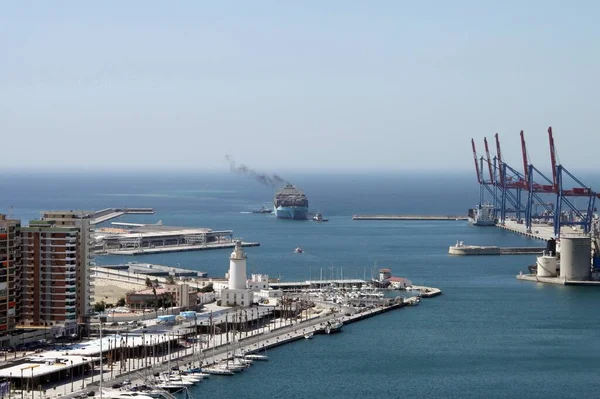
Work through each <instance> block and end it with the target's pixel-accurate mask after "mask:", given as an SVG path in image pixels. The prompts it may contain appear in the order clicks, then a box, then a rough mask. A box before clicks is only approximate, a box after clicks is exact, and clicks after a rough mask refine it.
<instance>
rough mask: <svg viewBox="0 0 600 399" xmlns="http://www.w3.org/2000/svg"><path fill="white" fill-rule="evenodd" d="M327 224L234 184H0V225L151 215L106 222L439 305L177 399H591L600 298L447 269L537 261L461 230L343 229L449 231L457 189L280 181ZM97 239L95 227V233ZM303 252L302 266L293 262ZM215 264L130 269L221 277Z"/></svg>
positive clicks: (497, 273)
mask: <svg viewBox="0 0 600 399" xmlns="http://www.w3.org/2000/svg"><path fill="white" fill-rule="evenodd" d="M293 182H294V183H295V184H297V185H298V186H300V187H302V188H304V190H305V191H306V194H307V196H308V198H309V201H311V211H313V212H317V211H320V212H322V213H323V214H324V216H325V217H327V218H329V219H330V221H329V222H326V223H316V222H312V221H304V222H303V221H300V222H299V221H286V220H277V219H276V218H274V217H273V216H272V215H264V214H251V213H247V212H251V211H252V210H254V209H259V208H260V207H261V206H262V205H266V206H268V205H269V204H270V203H271V201H272V195H273V190H272V189H270V188H266V187H262V186H260V185H258V184H257V183H255V182H252V181H247V180H244V179H242V178H240V177H238V176H232V175H218V174H210V175H208V174H206V175H202V174H197V175H190V174H182V175H167V174H155V175H148V174H145V175H143V174H142V175H133V174H132V175H129V176H117V175H111V176H108V175H101V174H94V175H80V176H73V175H71V176H64V175H39V174H29V175H4V176H1V177H0V185H1V187H2V188H3V191H2V193H1V194H0V211H4V212H7V211H8V209H9V207H10V206H11V205H12V206H13V209H12V212H13V214H14V215H15V216H17V217H20V218H23V219H24V221H26V220H29V219H31V218H35V217H38V216H39V211H40V210H44V209H90V210H97V209H102V208H106V207H120V206H130V207H154V208H155V209H156V214H155V215H135V216H133V215H128V216H125V217H123V218H121V219H120V220H119V221H128V222H143V223H155V222H157V221H158V220H162V222H163V224H165V225H176V226H197V227H209V228H213V229H215V230H217V229H219V230H222V229H232V230H234V235H235V236H236V237H242V238H243V239H244V240H245V241H258V242H260V244H261V246H260V247H256V248H247V253H248V272H249V273H251V272H254V273H264V274H269V275H270V276H272V277H280V278H282V279H284V280H288V281H290V280H306V279H309V278H312V279H319V278H331V277H334V278H340V277H342V276H343V277H344V278H365V277H366V278H370V277H371V275H373V274H376V273H377V270H378V269H379V268H381V267H386V268H390V269H392V273H393V275H395V276H400V277H405V278H408V279H409V280H411V281H412V282H413V283H415V284H420V285H427V286H434V287H438V288H440V289H442V291H443V294H442V296H439V297H436V298H431V299H424V300H422V301H421V304H420V305H419V306H417V307H408V308H403V309H401V310H398V311H394V312H388V313H386V314H383V315H380V316H377V317H373V318H370V319H367V320H364V321H361V322H358V323H354V324H351V325H346V326H344V328H343V331H342V333H340V334H336V335H333V336H325V335H323V336H315V337H314V338H313V339H312V340H302V341H298V342H295V343H292V344H289V345H285V346H282V347H278V348H275V349H272V350H269V352H268V355H269V362H255V364H254V365H253V366H252V367H251V368H249V369H247V370H245V371H244V372H242V373H239V374H236V375H235V376H233V377H211V378H210V379H209V380H206V381H204V382H202V383H201V384H199V385H198V386H196V387H193V388H192V389H191V391H190V394H191V396H192V397H201V396H209V395H210V396H211V397H220V398H229V397H244V398H258V397H261V398H267V397H269V398H271V397H272V398H277V397H285V398H312V397H314V398H320V397H327V398H369V397H378V398H397V397H406V396H408V397H427V398H521V397H526V398H569V397H572V398H592V397H596V396H597V392H598V390H599V388H600V386H599V385H600V384H599V383H598V381H597V376H598V375H599V371H600V366H599V362H598V359H599V358H600V357H599V355H600V348H599V345H598V343H597V341H598V338H600V334H599V333H598V327H599V326H600V318H599V317H598V315H597V314H596V312H597V307H598V304H599V303H600V291H598V290H595V289H594V288H589V287H563V286H551V285H541V284H535V283H531V282H523V281H518V280H516V278H515V276H516V275H517V274H518V273H519V271H526V270H527V265H529V264H532V263H534V262H535V257H534V256H532V255H520V256H485V257H451V256H449V255H448V254H447V252H448V247H449V246H450V245H453V244H454V243H455V242H456V241H457V240H461V241H464V242H465V243H466V244H476V245H477V244H479V245H500V246H541V245H543V243H542V242H539V241H534V240H531V239H527V238H524V237H522V236H519V235H515V234H513V233H509V232H506V231H503V230H501V229H498V228H495V227H474V226H469V225H468V224H467V223H466V222H463V221H438V222H425V221H354V220H352V218H351V216H352V215H353V214H357V213H380V214H382V213H401V214H436V215H462V214H465V212H466V208H469V207H472V206H473V205H474V203H475V202H476V201H477V198H478V192H477V187H476V185H475V184H474V183H473V182H472V178H471V177H470V176H465V177H460V176H459V177H458V178H456V177H453V179H452V184H450V183H449V182H448V181H447V180H443V179H440V178H439V177H438V176H421V177H419V178H416V177H415V176H410V175H401V176H395V175H384V176H368V175H361V176H352V175H342V176H340V175H337V176H336V175H321V176H316V175H313V176H301V175H299V176H295V180H294V181H293ZM106 224H107V225H108V224H110V223H106ZM298 246H299V247H301V248H303V249H304V253H303V254H296V253H294V252H293V251H294V248H296V247H298ZM228 256H229V250H215V251H206V252H182V253H169V254H158V255H144V256H136V257H116V256H102V257H97V259H96V262H97V263H99V264H115V263H119V262H124V261H131V260H135V261H138V262H146V261H147V262H153V263H159V264H166V265H173V266H177V265H179V266H181V267H187V268H193V269H196V270H202V271H206V272H207V273H209V275H210V276H214V277H220V276H223V275H224V274H225V272H226V271H227V268H228Z"/></svg>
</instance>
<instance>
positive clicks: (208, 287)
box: [199, 283, 215, 292]
mask: <svg viewBox="0 0 600 399" xmlns="http://www.w3.org/2000/svg"><path fill="white" fill-rule="evenodd" d="M214 290H215V289H214V288H213V285H212V283H210V284H208V285H205V286H204V287H202V288H200V290H199V291H200V292H213V291H214Z"/></svg>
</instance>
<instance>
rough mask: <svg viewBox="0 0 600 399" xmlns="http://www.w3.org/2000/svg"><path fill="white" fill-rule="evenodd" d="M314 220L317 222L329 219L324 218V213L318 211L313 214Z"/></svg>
mask: <svg viewBox="0 0 600 399" xmlns="http://www.w3.org/2000/svg"><path fill="white" fill-rule="evenodd" d="M313 220H314V221H315V222H329V219H323V214H322V213H317V214H316V215H315V216H313Z"/></svg>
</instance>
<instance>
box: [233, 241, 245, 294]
mask: <svg viewBox="0 0 600 399" xmlns="http://www.w3.org/2000/svg"><path fill="white" fill-rule="evenodd" d="M229 289H230V290H245V289H246V253H245V252H244V248H242V242H241V241H236V242H235V249H234V250H233V252H232V253H231V256H230V257H229Z"/></svg>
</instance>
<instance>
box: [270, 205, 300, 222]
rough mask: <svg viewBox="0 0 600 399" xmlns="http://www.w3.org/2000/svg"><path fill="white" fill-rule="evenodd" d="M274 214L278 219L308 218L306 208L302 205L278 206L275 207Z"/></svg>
mask: <svg viewBox="0 0 600 399" xmlns="http://www.w3.org/2000/svg"><path fill="white" fill-rule="evenodd" d="M275 214H276V215H277V218H278V219H293V220H306V219H308V208H307V207H304V206H302V207H300V206H298V207H296V206H294V207H292V206H289V207H288V206H285V207H284V206H279V207H277V208H275Z"/></svg>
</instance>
